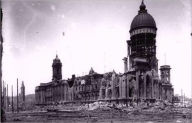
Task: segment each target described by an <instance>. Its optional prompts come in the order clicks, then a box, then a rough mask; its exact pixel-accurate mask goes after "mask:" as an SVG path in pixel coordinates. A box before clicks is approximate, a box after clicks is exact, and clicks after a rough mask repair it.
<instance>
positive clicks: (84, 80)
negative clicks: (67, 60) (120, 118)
mask: <svg viewBox="0 0 192 123" xmlns="http://www.w3.org/2000/svg"><path fill="white" fill-rule="evenodd" d="M129 32H130V40H128V41H127V51H128V54H127V57H125V58H123V62H124V73H123V74H117V73H116V72H115V71H112V72H109V73H104V74H98V73H96V72H95V71H94V70H93V68H91V70H90V72H89V74H88V75H85V76H81V77H75V76H74V75H73V76H72V78H71V79H68V80H62V72H61V70H62V63H61V61H60V59H59V58H58V56H56V58H55V59H54V60H53V65H52V67H53V78H52V81H51V82H48V83H41V84H40V86H37V87H36V89H35V97H36V104H38V105H47V104H59V103H91V102H95V101H109V102H114V103H126V104H127V103H128V102H131V101H136V102H140V101H149V102H154V101H157V100H167V101H169V102H172V100H173V95H174V90H173V87H172V84H171V80H170V70H171V68H170V66H169V65H163V66H161V67H160V75H159V72H158V59H157V57H156V33H157V27H156V23H155V20H154V18H153V17H152V16H151V15H150V14H149V13H148V11H147V9H146V6H145V4H144V3H143V2H142V3H141V5H140V10H139V11H138V15H136V16H135V18H134V19H133V21H132V23H131V28H130V31H129Z"/></svg>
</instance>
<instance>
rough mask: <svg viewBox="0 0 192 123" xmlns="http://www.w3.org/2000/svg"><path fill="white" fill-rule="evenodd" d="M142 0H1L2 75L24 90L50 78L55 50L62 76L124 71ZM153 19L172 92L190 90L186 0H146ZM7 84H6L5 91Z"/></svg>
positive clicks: (161, 62)
mask: <svg viewBox="0 0 192 123" xmlns="http://www.w3.org/2000/svg"><path fill="white" fill-rule="evenodd" d="M140 4H141V0H3V13H4V17H3V38H4V54H3V80H4V81H5V82H6V83H8V84H9V87H10V86H11V85H13V86H14V92H15V94H16V79H17V78H19V86H21V81H24V83H25V86H26V94H31V93H34V90H35V86H38V85H39V84H40V83H44V82H49V81H51V79H52V67H51V65H52V61H53V59H54V58H55V55H56V53H57V54H58V56H59V58H60V59H61V61H62V64H63V67H62V74H63V79H67V78H71V75H72V74H75V75H76V76H81V75H85V74H88V72H89V70H90V68H91V67H93V69H94V70H95V71H96V72H98V73H104V72H109V71H112V70H113V69H114V70H115V71H116V72H117V73H119V72H121V73H122V72H123V61H122V59H123V57H125V56H127V44H126V40H129V39H130V34H129V29H130V25H131V21H132V20H133V18H134V17H135V16H136V15H137V13H138V10H139V6H140ZM145 4H146V7H147V10H148V12H149V13H150V14H151V15H152V16H153V17H154V19H155V21H156V24H157V28H158V30H157V58H158V59H159V66H160V65H164V64H169V65H170V66H171V68H172V69H171V83H172V84H173V87H174V89H175V93H178V94H180V93H181V89H182V90H183V92H185V94H186V95H187V96H190V95H191V36H190V32H191V8H190V5H191V3H190V0H145ZM10 94H11V89H9V95H10Z"/></svg>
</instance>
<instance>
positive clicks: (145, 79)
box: [144, 73, 147, 99]
mask: <svg viewBox="0 0 192 123" xmlns="http://www.w3.org/2000/svg"><path fill="white" fill-rule="evenodd" d="M146 77H147V76H146V73H144V99H146V97H147V96H146V91H147V90H146V86H147V85H146V81H147V78H146Z"/></svg>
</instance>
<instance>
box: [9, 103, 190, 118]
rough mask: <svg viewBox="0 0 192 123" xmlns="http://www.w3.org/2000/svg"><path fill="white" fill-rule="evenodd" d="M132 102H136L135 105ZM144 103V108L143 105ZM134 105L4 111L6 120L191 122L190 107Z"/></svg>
mask: <svg viewBox="0 0 192 123" xmlns="http://www.w3.org/2000/svg"><path fill="white" fill-rule="evenodd" d="M135 105H136V104H135ZM146 105H148V107H147V106H146ZM146 105H145V103H141V104H139V105H138V106H136V107H134V106H126V105H115V104H112V103H104V102H95V103H91V104H85V105H81V106H78V105H67V106H61V105H58V106H54V107H52V106H47V107H42V108H40V107H37V108H36V109H35V110H33V111H26V112H19V113H7V114H6V116H7V117H6V119H7V121H33V122H34V121H52V120H58V121H82V122H83V121H98V122H104V121H111V120H112V121H119V120H122V121H124V120H126V121H135V120H136V121H146V122H147V121H156V122H165V121H167V122H176V121H177V122H179V121H182V120H185V121H192V119H191V118H192V108H182V107H173V106H172V105H167V104H163V103H160V102H157V103H150V105H149V104H146Z"/></svg>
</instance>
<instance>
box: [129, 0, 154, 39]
mask: <svg viewBox="0 0 192 123" xmlns="http://www.w3.org/2000/svg"><path fill="white" fill-rule="evenodd" d="M156 30H157V27H156V23H155V20H154V18H153V17H152V16H151V15H150V14H149V13H148V12H147V9H146V6H145V4H144V1H143V0H142V3H141V5H140V10H139V11H138V14H137V15H136V16H135V17H134V19H133V21H132V23H131V27H130V33H131V35H134V34H138V33H156Z"/></svg>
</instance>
